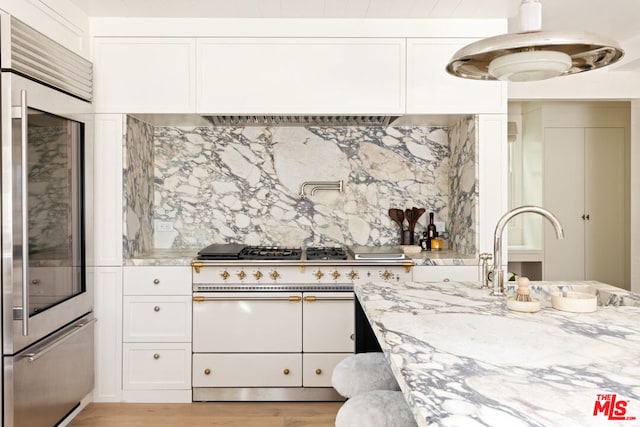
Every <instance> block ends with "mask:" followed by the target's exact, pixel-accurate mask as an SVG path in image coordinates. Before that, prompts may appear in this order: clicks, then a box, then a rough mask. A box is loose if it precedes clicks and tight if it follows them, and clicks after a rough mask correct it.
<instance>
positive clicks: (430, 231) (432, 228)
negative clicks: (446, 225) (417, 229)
mask: <svg viewBox="0 0 640 427" xmlns="http://www.w3.org/2000/svg"><path fill="white" fill-rule="evenodd" d="M436 236H437V234H436V225H435V224H434V223H433V212H429V224H428V225H427V237H428V238H429V240H431V239H435V238H436Z"/></svg>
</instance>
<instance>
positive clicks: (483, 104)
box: [407, 38, 507, 114]
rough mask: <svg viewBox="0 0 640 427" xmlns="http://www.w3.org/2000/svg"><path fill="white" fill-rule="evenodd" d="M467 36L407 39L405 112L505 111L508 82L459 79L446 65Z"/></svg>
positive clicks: (466, 42)
mask: <svg viewBox="0 0 640 427" xmlns="http://www.w3.org/2000/svg"><path fill="white" fill-rule="evenodd" d="M473 41H474V39H467V38H449V39H447V38H409V39H407V113H408V114H447V113H451V114H478V113H506V112H507V84H506V83H503V82H496V81H478V80H469V79H462V78H459V77H453V76H451V75H449V74H448V73H447V72H446V70H445V67H446V66H447V63H448V62H449V59H450V58H451V56H452V55H453V54H454V53H455V52H456V51H457V50H458V49H460V48H461V47H463V46H465V45H467V44H469V43H471V42H473Z"/></svg>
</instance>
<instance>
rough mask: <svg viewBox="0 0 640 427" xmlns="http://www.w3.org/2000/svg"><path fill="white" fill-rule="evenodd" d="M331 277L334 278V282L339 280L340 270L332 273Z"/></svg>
mask: <svg viewBox="0 0 640 427" xmlns="http://www.w3.org/2000/svg"><path fill="white" fill-rule="evenodd" d="M331 277H333V280H338V278H339V277H340V273H339V272H338V270H336V271H334V272H333V273H331Z"/></svg>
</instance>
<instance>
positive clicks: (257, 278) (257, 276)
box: [253, 271, 263, 280]
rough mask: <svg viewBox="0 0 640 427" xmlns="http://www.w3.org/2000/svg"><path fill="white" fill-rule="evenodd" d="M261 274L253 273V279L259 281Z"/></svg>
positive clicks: (258, 272)
mask: <svg viewBox="0 0 640 427" xmlns="http://www.w3.org/2000/svg"><path fill="white" fill-rule="evenodd" d="M262 276H263V274H262V273H261V272H260V271H256V272H255V273H253V277H255V278H256V280H260V279H262Z"/></svg>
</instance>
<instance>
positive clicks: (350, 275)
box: [347, 270, 360, 280]
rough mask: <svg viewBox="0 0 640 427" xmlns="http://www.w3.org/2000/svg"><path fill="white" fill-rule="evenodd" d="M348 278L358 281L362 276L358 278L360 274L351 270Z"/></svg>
mask: <svg viewBox="0 0 640 427" xmlns="http://www.w3.org/2000/svg"><path fill="white" fill-rule="evenodd" d="M347 276H348V277H349V279H351V280H356V279H358V278H359V277H360V276H358V273H357V272H355V271H353V270H351V271H350V272H348V273H347Z"/></svg>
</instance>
